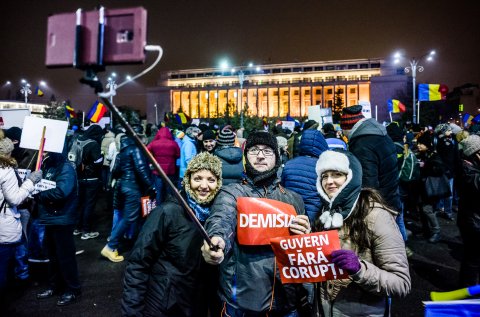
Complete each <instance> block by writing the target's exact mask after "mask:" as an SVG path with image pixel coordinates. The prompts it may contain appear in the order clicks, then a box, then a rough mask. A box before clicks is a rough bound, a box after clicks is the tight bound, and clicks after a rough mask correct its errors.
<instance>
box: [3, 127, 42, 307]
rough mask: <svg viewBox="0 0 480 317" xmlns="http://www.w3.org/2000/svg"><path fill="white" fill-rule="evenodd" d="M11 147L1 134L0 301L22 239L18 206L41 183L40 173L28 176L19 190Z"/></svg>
mask: <svg viewBox="0 0 480 317" xmlns="http://www.w3.org/2000/svg"><path fill="white" fill-rule="evenodd" d="M13 149H14V145H13V143H12V141H11V140H10V139H9V138H7V137H5V134H4V132H3V130H0V298H2V299H3V298H4V295H5V294H4V291H5V289H6V286H7V275H8V267H9V266H10V265H9V264H10V262H11V261H12V260H13V259H14V256H15V248H16V247H17V245H18V244H19V243H20V242H21V239H22V223H21V221H20V213H19V212H18V210H17V206H18V205H19V204H21V203H22V202H23V201H24V200H25V198H27V197H28V195H30V194H31V193H32V192H33V190H34V189H35V187H34V185H35V184H36V183H38V182H39V181H40V180H41V179H42V171H35V172H32V173H30V175H29V176H28V177H27V180H25V181H24V182H23V183H22V184H21V185H20V186H19V183H21V182H20V181H19V178H18V176H17V175H16V173H15V170H14V168H16V166H17V161H16V160H15V159H14V158H12V157H11V155H12V151H13Z"/></svg>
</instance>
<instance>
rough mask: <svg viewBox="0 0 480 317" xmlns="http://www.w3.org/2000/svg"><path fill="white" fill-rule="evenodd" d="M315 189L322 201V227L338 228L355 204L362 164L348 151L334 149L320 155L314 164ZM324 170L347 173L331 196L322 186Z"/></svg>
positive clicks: (359, 185)
mask: <svg viewBox="0 0 480 317" xmlns="http://www.w3.org/2000/svg"><path fill="white" fill-rule="evenodd" d="M315 170H316V172H317V190H318V193H319V194H320V198H321V199H322V201H323V206H324V207H323V211H322V214H321V216H320V222H321V223H322V225H323V227H324V229H331V228H340V227H341V226H342V225H343V220H345V219H347V218H348V217H349V216H350V214H351V213H352V211H353V209H354V208H355V206H356V204H357V200H358V197H359V196H360V191H361V189H362V166H361V164H360V162H359V161H358V159H357V158H356V157H355V156H354V155H353V154H352V153H350V152H348V151H344V150H340V149H335V150H333V151H332V150H329V151H325V152H323V153H322V154H321V155H320V158H319V159H318V161H317V166H316V169H315ZM325 171H339V172H342V173H345V174H347V180H346V181H345V183H344V184H343V185H342V186H341V187H340V189H339V191H338V192H337V193H336V195H334V196H333V197H332V198H329V197H328V195H327V194H326V193H325V191H324V190H323V187H322V181H321V176H322V174H323V173H324V172H325Z"/></svg>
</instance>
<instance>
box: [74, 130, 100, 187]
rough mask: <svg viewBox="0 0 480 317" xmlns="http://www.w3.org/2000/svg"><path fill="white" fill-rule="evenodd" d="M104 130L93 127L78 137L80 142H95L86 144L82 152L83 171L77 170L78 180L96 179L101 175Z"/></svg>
mask: <svg viewBox="0 0 480 317" xmlns="http://www.w3.org/2000/svg"><path fill="white" fill-rule="evenodd" d="M102 137H103V130H102V128H101V127H100V126H99V125H91V126H90V127H89V128H88V129H87V131H85V132H84V133H83V134H82V135H81V136H79V137H78V139H79V140H80V141H85V140H93V141H95V142H89V143H87V144H85V146H84V147H83V152H82V164H83V169H79V170H77V174H78V179H80V180H81V179H92V178H93V179H95V178H99V177H100V175H101V169H102V164H103V155H102V150H101V148H100V143H101V140H102Z"/></svg>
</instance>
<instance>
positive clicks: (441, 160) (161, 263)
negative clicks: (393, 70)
mask: <svg viewBox="0 0 480 317" xmlns="http://www.w3.org/2000/svg"><path fill="white" fill-rule="evenodd" d="M132 127H133V130H134V131H135V132H136V134H137V135H138V136H140V138H141V139H142V141H143V143H144V144H145V146H146V149H148V151H150V153H151V154H152V156H153V158H154V159H155V160H156V162H157V163H158V165H159V166H160V167H161V168H162V170H163V172H164V174H165V175H166V177H167V178H168V179H164V178H163V177H162V175H160V174H159V172H158V171H157V170H156V169H155V168H154V167H153V166H152V164H151V163H149V161H148V160H147V158H146V156H145V155H144V153H143V152H142V150H141V149H140V147H139V146H138V145H137V144H136V143H135V141H134V138H133V137H132V136H130V135H128V133H125V130H123V129H122V128H121V127H118V128H116V129H114V130H112V129H109V128H108V127H107V128H105V129H104V130H102V128H101V127H100V126H98V125H91V126H89V127H88V128H86V129H84V130H82V129H76V131H75V132H74V133H73V134H72V135H68V137H67V138H66V142H65V148H64V151H63V153H46V154H45V157H44V159H43V164H42V169H41V170H39V171H34V172H31V173H30V174H28V176H27V177H26V178H24V179H22V178H21V177H20V176H18V173H16V170H17V168H22V169H32V161H33V160H34V158H35V153H32V152H33V151H29V150H24V149H21V148H19V147H18V143H19V140H20V136H21V129H18V128H11V129H9V130H6V131H2V130H0V184H1V188H0V203H1V205H0V289H1V294H0V296H1V297H3V296H2V295H3V294H5V292H7V291H8V288H9V287H11V285H12V284H13V283H18V282H19V281H27V280H28V279H29V273H28V260H30V261H31V262H47V263H48V265H49V284H48V285H47V287H46V288H45V290H44V291H42V292H40V293H38V294H37V298H38V299H39V300H41V299H44V298H49V297H52V296H54V295H59V296H60V297H59V298H58V301H57V305H59V306H62V305H68V304H71V303H74V302H75V301H76V300H77V299H78V297H79V296H80V295H81V284H82V283H81V280H80V279H79V275H78V268H77V263H76V260H75V253H76V249H75V237H76V236H78V237H77V239H78V238H80V239H82V240H89V239H96V238H98V237H99V233H98V232H97V231H95V224H96V217H97V215H96V214H95V212H94V209H95V203H96V200H97V197H98V195H99V193H100V192H102V191H103V192H104V193H105V194H106V195H107V197H108V201H109V203H108V204H107V206H108V208H109V209H110V212H111V214H112V228H111V232H110V234H109V236H108V239H107V241H106V244H105V247H104V248H103V249H102V250H98V252H99V254H101V255H102V256H103V257H104V258H105V260H106V261H111V262H114V263H117V262H122V261H124V260H126V261H128V262H127V266H126V272H125V277H124V293H123V298H122V299H121V308H122V313H123V315H125V316H141V315H145V316H322V315H325V316H353V315H355V313H356V312H361V313H362V316H383V315H384V314H386V313H388V311H389V309H390V303H391V298H395V297H401V296H406V295H407V294H408V293H409V291H410V288H411V285H410V276H409V265H408V258H409V257H411V256H412V254H413V252H412V251H411V250H410V248H409V247H408V238H409V236H410V235H411V234H412V231H411V230H412V228H410V227H409V225H408V223H407V225H406V224H405V219H407V218H408V220H409V222H412V221H414V222H418V224H419V226H421V228H422V232H421V234H423V235H424V236H425V239H426V240H428V241H429V242H430V243H438V242H439V241H441V240H442V233H441V227H440V224H439V221H438V217H444V218H445V219H447V220H448V221H456V223H457V225H458V228H459V230H460V234H461V237H462V240H463V243H464V246H465V249H466V250H468V252H465V254H464V256H463V259H462V263H461V269H460V278H459V281H460V285H459V287H466V286H472V285H476V284H478V283H479V278H480V253H479V251H478V248H477V247H476V244H477V242H478V241H480V207H479V206H480V205H479V204H478V203H477V201H476V199H475V198H476V197H477V196H476V195H478V194H479V193H480V135H477V134H476V133H475V132H474V131H472V129H470V131H469V129H466V128H460V127H458V126H456V125H454V124H448V123H441V124H439V125H438V126H436V127H434V128H432V127H420V126H411V125H406V126H401V125H399V124H398V123H397V122H391V123H389V124H383V125H382V124H380V123H378V122H377V121H376V120H375V119H372V118H369V119H367V118H365V117H364V116H363V115H362V112H361V106H352V107H347V108H345V109H344V110H343V113H342V117H341V119H340V125H334V124H332V123H325V124H323V126H320V124H319V122H316V121H315V120H307V121H305V122H303V123H300V122H296V123H295V128H294V129H293V130H290V129H287V128H285V127H283V126H282V124H281V122H277V124H275V126H273V127H269V126H268V125H265V124H264V126H262V127H257V129H254V130H252V131H244V130H243V129H236V128H235V127H233V126H232V125H225V126H220V127H219V126H211V125H209V124H206V123H201V124H200V125H198V126H196V125H189V126H184V127H183V128H182V129H170V128H168V127H167V126H165V125H161V126H158V127H157V126H154V125H148V126H147V129H146V130H145V129H144V127H143V126H141V125H138V124H137V125H133V126H132ZM75 147H79V148H80V149H81V151H80V153H81V154H80V155H81V160H80V161H81V162H80V164H78V162H77V164H75V162H74V160H72V159H71V157H70V156H71V153H72V149H73V148H75ZM42 178H44V179H47V180H52V181H55V182H56V187H55V188H52V189H48V190H46V191H42V192H39V193H36V194H33V195H31V193H32V191H33V189H34V185H35V183H38V182H39V181H40V180H41V179H42ZM432 182H433V183H432ZM432 184H433V185H432ZM171 185H173V187H172V186H171ZM440 187H441V188H442V189H443V191H441V190H440ZM175 191H179V192H178V193H175ZM176 194H179V195H180V196H182V197H183V199H184V201H185V202H186V203H187V204H188V206H189V208H190V209H191V210H192V211H193V212H194V214H195V217H196V218H197V220H198V222H199V223H200V224H201V225H202V226H204V229H205V230H206V232H207V233H208V235H209V237H211V244H210V243H207V242H204V241H203V237H202V235H201V234H200V232H199V231H198V230H197V228H196V225H195V224H194V222H193V221H192V219H191V218H190V217H189V212H188V211H187V210H186V208H185V206H184V205H182V204H181V203H180V202H179V201H178V200H177V198H176V197H175V196H176ZM144 196H147V197H149V199H151V200H155V202H156V206H157V207H156V208H154V209H153V210H151V212H150V214H149V215H146V214H144V213H143V211H142V205H141V203H140V201H141V198H142V197H144ZM29 197H30V198H29ZM240 197H241V198H251V199H259V198H260V199H262V198H266V199H269V200H275V201H279V202H282V203H286V204H289V205H291V206H293V208H294V210H295V212H296V214H297V216H296V217H295V218H294V219H293V220H292V221H291V223H290V224H289V231H290V234H291V235H302V234H307V233H310V232H317V231H325V230H338V231H339V236H340V244H341V249H340V250H337V251H334V252H333V253H332V255H331V261H332V262H333V263H335V264H336V265H337V266H338V267H339V268H341V269H343V270H344V271H346V272H347V273H348V274H349V275H350V278H349V279H342V280H334V281H327V282H322V283H316V284H310V283H305V284H282V282H281V280H280V278H279V274H278V268H277V266H276V264H275V256H274V253H273V250H272V249H271V247H270V246H268V245H267V246H265V245H261V246H258V245H255V246H245V245H242V244H240V243H239V240H238V238H237V220H238V214H237V213H238V210H237V202H238V198H240ZM127 241H132V242H134V244H133V247H132V244H131V243H125V242H127ZM128 246H130V247H128ZM128 248H131V250H128ZM475 250H477V251H475ZM126 251H131V252H130V253H129V255H128V256H124V255H122V254H121V253H124V252H126ZM127 254H128V253H127Z"/></svg>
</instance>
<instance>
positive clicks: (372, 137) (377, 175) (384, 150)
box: [348, 119, 401, 211]
mask: <svg viewBox="0 0 480 317" xmlns="http://www.w3.org/2000/svg"><path fill="white" fill-rule="evenodd" d="M357 125H358V126H357ZM348 149H349V150H350V152H352V153H353V154H354V155H355V156H356V157H357V158H358V160H359V161H360V163H361V164H362V171H363V179H362V187H370V188H375V189H377V190H379V191H380V193H381V194H382V197H383V198H384V199H385V201H386V202H387V204H388V205H389V206H390V207H392V208H393V209H395V210H396V211H398V210H400V208H401V205H400V196H399V193H398V167H397V151H396V149H395V145H394V144H393V141H392V139H391V138H390V137H389V136H388V135H387V130H386V129H385V127H384V126H382V125H381V124H379V123H378V122H377V121H375V119H366V120H364V121H362V122H361V123H357V124H356V125H355V126H354V128H353V129H352V130H351V132H350V135H349V142H348Z"/></svg>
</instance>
